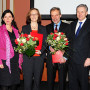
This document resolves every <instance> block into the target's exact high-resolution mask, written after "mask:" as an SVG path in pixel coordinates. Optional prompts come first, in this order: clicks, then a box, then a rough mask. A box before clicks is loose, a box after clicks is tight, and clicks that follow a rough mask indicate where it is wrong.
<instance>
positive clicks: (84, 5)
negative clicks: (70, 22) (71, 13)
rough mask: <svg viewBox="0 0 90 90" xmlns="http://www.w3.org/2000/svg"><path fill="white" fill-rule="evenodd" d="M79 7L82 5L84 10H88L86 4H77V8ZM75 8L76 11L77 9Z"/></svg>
mask: <svg viewBox="0 0 90 90" xmlns="http://www.w3.org/2000/svg"><path fill="white" fill-rule="evenodd" d="M79 7H84V8H85V9H86V12H88V7H87V5H86V4H80V5H78V6H77V8H79ZM77 8H76V11H77Z"/></svg>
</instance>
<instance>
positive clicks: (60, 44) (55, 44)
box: [46, 32, 69, 63]
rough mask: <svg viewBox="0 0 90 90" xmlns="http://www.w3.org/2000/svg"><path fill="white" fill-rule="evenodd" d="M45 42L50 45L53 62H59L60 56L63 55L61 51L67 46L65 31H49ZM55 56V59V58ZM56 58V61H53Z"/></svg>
mask: <svg viewBox="0 0 90 90" xmlns="http://www.w3.org/2000/svg"><path fill="white" fill-rule="evenodd" d="M46 42H47V44H48V45H49V46H51V47H52V50H51V53H52V60H54V61H53V63H54V62H56V63H57V62H60V60H59V59H60V58H61V57H62V56H63V53H62V51H64V50H65V49H66V48H67V47H68V42H69V41H68V39H67V38H66V35H65V33H63V32H55V33H52V32H51V33H50V34H49V35H48V36H47V40H46ZM55 58H56V59H55ZM55 60H56V61H55Z"/></svg>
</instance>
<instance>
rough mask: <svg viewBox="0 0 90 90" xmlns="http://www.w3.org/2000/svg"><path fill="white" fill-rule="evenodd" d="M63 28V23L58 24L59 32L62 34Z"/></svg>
mask: <svg viewBox="0 0 90 90" xmlns="http://www.w3.org/2000/svg"><path fill="white" fill-rule="evenodd" d="M64 27H65V26H64V24H63V22H62V21H61V24H60V27H59V32H62V30H63V28H64Z"/></svg>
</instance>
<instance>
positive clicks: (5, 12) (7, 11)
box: [1, 9, 18, 29]
mask: <svg viewBox="0 0 90 90" xmlns="http://www.w3.org/2000/svg"><path fill="white" fill-rule="evenodd" d="M7 13H10V14H11V15H12V17H13V20H12V23H11V25H13V26H14V27H15V28H16V29H18V27H17V24H16V22H15V20H14V19H15V18H14V15H13V13H12V12H11V11H10V10H9V9H7V10H5V11H4V12H3V14H2V17H1V19H2V21H1V24H6V23H5V22H4V21H3V18H4V16H5V15H6V14H7Z"/></svg>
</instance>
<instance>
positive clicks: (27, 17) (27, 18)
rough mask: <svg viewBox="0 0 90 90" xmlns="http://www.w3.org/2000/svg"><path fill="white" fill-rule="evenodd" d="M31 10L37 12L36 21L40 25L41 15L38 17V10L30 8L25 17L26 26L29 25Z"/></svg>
mask: <svg viewBox="0 0 90 90" xmlns="http://www.w3.org/2000/svg"><path fill="white" fill-rule="evenodd" d="M32 10H36V11H37V12H38V20H37V22H38V23H41V15H40V12H39V10H38V9H37V8H31V9H30V10H29V12H28V13H27V16H26V24H30V23H31V19H30V15H31V11H32Z"/></svg>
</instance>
